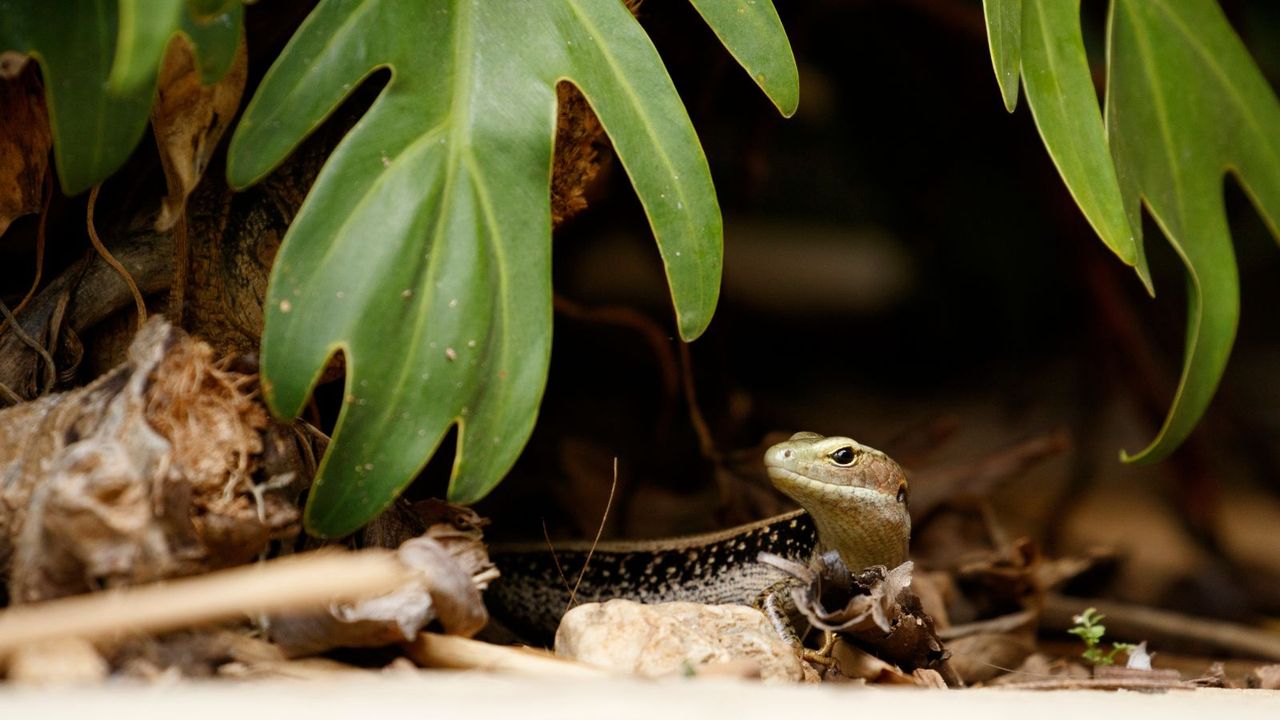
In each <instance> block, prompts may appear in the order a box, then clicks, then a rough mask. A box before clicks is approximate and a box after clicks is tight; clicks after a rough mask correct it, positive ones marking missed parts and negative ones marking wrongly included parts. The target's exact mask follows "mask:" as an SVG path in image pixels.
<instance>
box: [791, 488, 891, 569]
mask: <svg viewBox="0 0 1280 720" xmlns="http://www.w3.org/2000/svg"><path fill="white" fill-rule="evenodd" d="M796 500H797V502H800V503H801V504H802V505H804V506H805V508H806V509H807V510H808V511H809V514H810V515H811V516H812V517H813V522H814V525H815V526H817V529H818V545H819V549H820V550H821V551H828V550H835V551H836V552H838V553H840V559H841V560H843V561H844V564H845V566H847V567H848V568H849V569H850V570H852V571H854V572H857V571H858V570H861V569H863V568H866V567H870V566H872V565H884V566H886V567H890V568H892V567H897V566H898V565H900V564H902V563H903V562H904V561H906V559H907V547H908V544H909V542H910V538H911V517H910V516H909V515H907V513H906V512H905V508H904V507H903V506H902V504H901V503H898V502H896V501H895V500H894V499H893V498H891V497H885V496H872V497H849V498H845V499H829V500H828V501H826V502H823V503H813V504H809V503H806V502H804V501H802V500H800V499H799V498H796Z"/></svg>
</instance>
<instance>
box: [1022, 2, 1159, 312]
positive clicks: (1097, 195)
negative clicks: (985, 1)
mask: <svg viewBox="0 0 1280 720" xmlns="http://www.w3.org/2000/svg"><path fill="white" fill-rule="evenodd" d="M1021 37H1022V82H1023V86H1024V87H1025V88H1026V91H1027V104H1028V105H1030V106H1031V114H1032V116H1033V117H1035V120H1036V127H1037V128H1039V129H1040V137H1041V138H1043V140H1044V145H1045V148H1046V149H1048V151H1049V156H1050V157H1051V158H1053V162H1054V164H1055V165H1056V166H1057V167H1058V172H1060V173H1061V174H1062V179H1063V181H1064V182H1065V183H1066V185H1067V189H1068V190H1070V191H1071V196H1072V197H1073V198H1075V201H1076V204H1077V205H1079V206H1080V210H1081V211H1082V212H1084V216H1085V217H1086V218H1087V219H1088V220H1089V224H1090V225H1092V226H1093V229H1094V230H1095V231H1097V233H1098V236H1099V237H1101V238H1102V241H1103V242H1104V243H1106V245H1107V247H1109V248H1111V251H1112V252H1114V253H1115V254H1116V256H1117V257H1119V258H1120V259H1121V260H1122V261H1123V262H1124V263H1125V264H1126V265H1133V266H1134V268H1135V269H1136V270H1137V272H1138V277H1139V278H1141V279H1142V281H1143V283H1145V284H1146V285H1147V286H1148V288H1150V285H1151V280H1150V274H1149V272H1148V270H1147V263H1146V258H1145V256H1144V255H1143V254H1142V252H1141V248H1140V246H1139V244H1138V242H1137V240H1136V239H1135V235H1134V231H1133V229H1132V228H1131V227H1130V224H1129V221H1128V218H1127V217H1126V216H1125V212H1124V203H1123V202H1122V201H1121V198H1120V185H1119V181H1118V180H1117V179H1116V169H1115V165H1113V164H1112V162H1111V155H1110V153H1109V152H1108V150H1107V141H1106V134H1105V132H1104V130H1103V126H1102V113H1101V111H1100V110H1099V109H1098V96H1097V93H1096V91H1095V90H1094V88H1093V78H1092V77H1091V76H1090V74H1089V61H1088V58H1087V57H1086V56H1085V52H1084V40H1083V39H1082V37H1081V34H1080V0H1023V4H1022V29H1021Z"/></svg>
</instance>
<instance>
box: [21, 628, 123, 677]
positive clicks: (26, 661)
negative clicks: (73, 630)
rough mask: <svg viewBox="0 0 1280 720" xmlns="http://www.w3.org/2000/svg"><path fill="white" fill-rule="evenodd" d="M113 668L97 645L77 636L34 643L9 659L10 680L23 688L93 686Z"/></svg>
mask: <svg viewBox="0 0 1280 720" xmlns="http://www.w3.org/2000/svg"><path fill="white" fill-rule="evenodd" d="M109 672H110V668H109V667H107V662H106V661H105V660H103V659H102V656H101V655H99V654H98V651H97V650H96V649H94V647H93V644H92V643H90V642H89V641H88V640H84V639H82V638H77V637H69V638H60V639H57V640H45V641H43V642H37V643H31V644H28V645H26V646H24V647H22V648H20V649H18V650H15V651H14V652H13V654H12V655H10V656H9V662H8V680H9V682H11V683H18V684H23V685H67V684H76V685H84V684H92V683H99V682H102V681H103V680H105V679H106V677H107V674H108V673H109Z"/></svg>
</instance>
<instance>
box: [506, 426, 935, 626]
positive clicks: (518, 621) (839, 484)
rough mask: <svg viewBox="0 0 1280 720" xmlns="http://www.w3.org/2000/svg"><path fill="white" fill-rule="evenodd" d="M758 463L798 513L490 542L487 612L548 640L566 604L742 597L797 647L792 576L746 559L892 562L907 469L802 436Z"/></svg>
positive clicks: (859, 449) (902, 526) (901, 528)
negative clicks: (654, 531) (698, 526)
mask: <svg viewBox="0 0 1280 720" xmlns="http://www.w3.org/2000/svg"><path fill="white" fill-rule="evenodd" d="M764 465H765V469H766V470H767V472H768V475H769V479H770V481H771V482H772V483H773V485H774V486H775V487H776V488H777V489H779V490H780V491H782V492H783V493H784V494H786V495H788V496H789V497H791V499H793V500H795V501H796V502H797V503H798V504H799V505H800V507H801V509H800V510H794V511H791V512H788V513H784V514H782V515H777V516H774V517H771V518H768V519H765V520H760V521H757V522H754V523H750V524H747V525H741V526H738V527H734V528H730V529H727V530H722V531H719V532H712V533H706V534H702V535H690V536H686V537H679V538H671V539H662V540H646V541H629V542H628V541H622V542H605V543H599V544H596V545H595V546H594V549H593V547H592V544H591V543H589V542H575V543H571V544H564V545H560V546H557V547H554V548H553V549H552V548H548V546H547V544H546V543H527V544H523V545H514V546H508V547H505V548H503V547H501V546H497V547H495V548H493V549H492V552H491V558H492V560H493V561H494V564H495V565H496V566H497V568H498V570H499V572H500V573H501V578H500V579H499V580H497V581H496V582H495V583H494V584H493V585H492V586H491V587H490V588H489V590H487V591H486V603H487V605H488V606H489V609H490V612H491V613H492V614H493V615H494V617H495V618H496V619H497V620H498V621H499V622H500V623H502V624H503V625H504V626H506V627H507V629H509V630H511V631H512V632H514V633H516V634H517V635H519V636H520V637H521V638H522V639H524V640H526V641H529V642H534V643H541V644H549V641H550V639H551V638H553V637H554V635H555V631H556V628H557V626H558V625H559V622H560V618H561V616H562V615H563V614H564V612H565V611H567V610H568V608H569V605H570V602H571V601H572V602H603V601H605V600H608V599H613V598H626V599H631V600H638V601H640V602H645V603H658V602H668V601H677V600H683V601H690V602H698V603H705V604H722V603H724V604H741V605H750V606H753V607H756V608H758V609H760V610H762V611H763V612H764V613H765V615H766V616H767V617H768V618H769V620H770V622H771V623H772V625H773V627H774V628H775V630H776V631H777V632H778V634H779V635H780V636H781V637H782V638H783V639H784V640H786V641H788V642H789V643H791V644H792V645H793V646H797V647H799V646H800V639H799V636H798V635H797V633H796V632H795V630H794V624H793V623H792V621H791V616H792V615H793V614H794V604H793V602H792V601H791V595H790V592H789V589H790V587H792V586H793V584H794V583H795V582H796V581H795V580H794V579H791V578H789V577H788V576H787V575H785V574H784V573H783V572H782V571H781V570H778V569H777V568H775V567H773V566H771V565H767V564H765V563H761V562H758V561H757V555H758V554H759V553H761V552H768V553H772V554H774V555H777V556H780V557H783V558H786V559H788V560H793V561H796V562H800V563H808V562H809V561H810V560H811V559H812V558H814V557H815V556H816V555H818V554H820V553H824V552H828V551H835V552H838V553H839V555H840V558H841V560H843V561H844V564H845V565H846V566H847V567H848V568H849V569H850V570H854V571H857V570H861V569H863V568H867V567H871V566H873V565H884V566H886V567H889V568H893V567H896V566H897V565H899V564H901V563H902V562H904V561H905V560H906V559H907V547H908V543H909V540H910V536H911V516H910V515H909V514H908V512H907V494H908V493H907V477H906V473H904V472H903V470H902V468H901V467H899V466H898V464H897V463H896V462H894V461H893V460H892V459H891V458H890V457H889V456H888V455H885V454H884V453H882V452H880V451H879V450H876V449H874V448H871V447H867V446H865V445H862V444H860V443H858V442H856V441H854V440H852V439H850V438H847V437H838V436H836V437H824V436H822V435H819V434H817V433H812V432H801V433H796V434H795V435H792V436H791V438H790V439H788V440H786V441H785V442H781V443H778V444H777V445H774V446H772V447H770V448H769V449H768V450H767V451H766V452H765V455H764ZM588 555H589V556H590V558H589V562H588ZM584 564H585V567H586V571H585V572H583V567H584ZM580 575H581V578H580V579H579V576H580ZM575 583H576V592H574V589H575Z"/></svg>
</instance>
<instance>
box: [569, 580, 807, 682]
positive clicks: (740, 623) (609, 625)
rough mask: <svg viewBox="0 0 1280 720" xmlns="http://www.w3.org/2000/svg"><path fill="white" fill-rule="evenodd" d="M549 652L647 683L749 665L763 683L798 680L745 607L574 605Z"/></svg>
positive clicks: (798, 671)
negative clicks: (650, 679) (652, 679)
mask: <svg viewBox="0 0 1280 720" xmlns="http://www.w3.org/2000/svg"><path fill="white" fill-rule="evenodd" d="M555 649H556V654H557V655H561V656H563V657H567V658H571V659H573V660H577V661H579V662H584V663H588V664H591V665H597V666H599V667H604V668H608V669H610V670H614V671H618V672H626V673H634V674H637V675H642V676H645V677H659V676H663V675H672V674H690V673H692V674H702V673H703V671H704V670H706V669H709V668H711V667H713V666H716V665H722V664H727V663H732V664H733V665H734V666H735V669H736V670H737V672H735V673H734V674H740V673H741V668H742V667H743V666H744V665H745V664H746V663H750V664H752V665H754V666H755V668H757V669H758V670H757V671H756V673H753V674H757V675H758V676H759V677H760V678H761V679H763V680H764V681H765V682H798V681H800V680H801V679H803V678H804V671H803V668H802V667H801V666H802V663H801V661H800V659H799V658H798V657H797V656H796V653H795V651H794V650H793V649H792V648H791V647H790V646H789V645H787V643H786V642H784V641H783V640H782V638H780V637H778V634H777V633H776V632H775V631H774V629H773V627H772V626H771V625H770V624H769V621H768V620H767V619H766V618H765V616H764V615H763V614H762V613H761V612H760V611H758V610H756V609H754V608H749V607H746V606H744V605H701V604H698V603H689V602H672V603H662V604H658V605H643V604H640V603H637V602H632V601H630V600H610V601H608V602H605V603H588V604H585V605H579V606H578V607H575V608H573V609H572V610H570V611H569V612H567V613H565V616H564V619H563V620H562V621H561V622H560V629H559V630H558V631H557V632H556V647H555ZM711 674H719V673H717V672H715V671H714V670H713V671H712V673H711Z"/></svg>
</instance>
